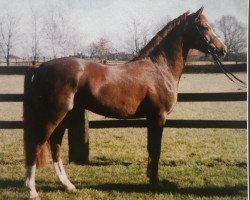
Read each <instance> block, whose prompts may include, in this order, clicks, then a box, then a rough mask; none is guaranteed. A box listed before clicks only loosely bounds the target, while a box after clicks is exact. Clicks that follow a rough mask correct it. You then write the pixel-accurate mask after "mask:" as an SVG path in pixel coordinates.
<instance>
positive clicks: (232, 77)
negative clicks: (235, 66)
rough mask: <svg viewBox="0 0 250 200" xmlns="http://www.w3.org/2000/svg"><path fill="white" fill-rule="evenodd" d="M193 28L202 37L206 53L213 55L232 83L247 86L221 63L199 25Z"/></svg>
mask: <svg viewBox="0 0 250 200" xmlns="http://www.w3.org/2000/svg"><path fill="white" fill-rule="evenodd" d="M195 28H196V29H197V31H198V33H199V34H200V36H201V37H202V39H203V41H204V42H205V45H206V47H207V51H208V53H210V54H211V55H212V56H213V59H214V61H215V63H216V64H217V65H218V66H219V67H220V69H221V71H222V72H223V73H224V74H225V75H226V76H227V78H228V79H229V80H230V81H232V82H233V83H235V84H236V85H238V86H240V87H243V88H247V84H246V83H245V82H244V81H242V80H240V79H239V78H238V77H236V76H235V75H234V74H233V73H232V72H231V71H230V70H229V69H228V68H226V67H225V66H224V65H223V64H222V62H221V61H220V58H219V56H218V54H217V52H216V51H217V50H216V49H215V48H213V47H212V46H211V45H210V41H208V39H207V38H206V37H205V35H204V34H203V33H202V31H201V30H200V29H199V27H198V26H197V25H195Z"/></svg>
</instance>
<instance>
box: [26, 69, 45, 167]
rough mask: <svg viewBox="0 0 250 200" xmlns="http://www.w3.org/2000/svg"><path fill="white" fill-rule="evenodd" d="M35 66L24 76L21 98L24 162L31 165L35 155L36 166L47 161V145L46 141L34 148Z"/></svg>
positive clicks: (35, 137) (40, 165)
mask: <svg viewBox="0 0 250 200" xmlns="http://www.w3.org/2000/svg"><path fill="white" fill-rule="evenodd" d="M36 70H37V69H36V68H31V69H30V70H28V71H27V73H26V74H25V78H24V99H23V122H24V152H25V161H26V162H25V163H26V166H27V165H32V164H34V163H31V162H32V158H34V156H36V166H37V167H42V166H44V165H46V163H47V161H48V152H49V149H48V147H49V145H48V143H47V142H46V143H45V144H43V145H42V146H41V147H40V148H39V149H41V150H40V151H39V152H36V148H37V145H39V144H38V141H39V138H38V135H36V134H37V133H36V132H35V131H37V130H36V128H35V123H37V122H35V121H34V120H35V119H34V118H35V114H36V113H35V112H36V111H35V110H34V104H33V97H34V94H33V91H34V89H33V78H34V75H35V72H36Z"/></svg>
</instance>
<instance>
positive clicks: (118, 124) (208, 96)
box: [0, 65, 247, 164]
mask: <svg viewBox="0 0 250 200" xmlns="http://www.w3.org/2000/svg"><path fill="white" fill-rule="evenodd" d="M202 67H203V66H202ZM230 67H231V68H232V69H234V70H232V71H246V66H241V65H239V66H237V65H235V66H234V68H233V67H232V66H230ZM200 68H201V67H200ZM200 68H198V67H197V66H188V67H186V70H185V73H206V72H208V73H218V71H217V69H216V68H215V67H212V68H213V69H214V70H215V71H213V70H212V68H211V69H209V70H205V71H204V68H203V69H202V70H200ZM28 69H32V68H31V67H23V66H22V67H0V75H13V74H15V75H24V74H25V73H26V72H27V70H28ZM235 69H237V70H235ZM246 100H247V93H246V92H222V93H180V94H179V95H178V101H179V102H212V101H214V102H217V101H225V102H226V101H246ZM22 101H23V94H0V102H22ZM75 115H77V116H75V117H78V119H79V123H78V124H77V123H76V124H74V126H71V127H69V160H70V161H72V162H75V163H79V164H84V163H87V162H88V156H89V145H88V144H89V135H88V128H95V129H97V128H124V127H146V120H145V119H133V120H98V121H88V117H87V113H86V112H85V111H83V112H78V113H75ZM165 127H172V128H233V129H238V128H240V129H241V128H247V121H246V120H171V119H169V120H168V121H167V124H166V125H165ZM21 128H23V122H22V121H0V129H21Z"/></svg>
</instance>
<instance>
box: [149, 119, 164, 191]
mask: <svg viewBox="0 0 250 200" xmlns="http://www.w3.org/2000/svg"><path fill="white" fill-rule="evenodd" d="M147 121H148V132H147V134H148V145H147V149H148V156H149V157H148V167H147V176H148V178H149V181H150V184H151V186H152V189H154V190H158V189H160V187H161V185H160V181H159V177H158V164H159V159H160V153H161V138H162V131H163V126H161V125H159V121H158V119H152V118H151V119H147Z"/></svg>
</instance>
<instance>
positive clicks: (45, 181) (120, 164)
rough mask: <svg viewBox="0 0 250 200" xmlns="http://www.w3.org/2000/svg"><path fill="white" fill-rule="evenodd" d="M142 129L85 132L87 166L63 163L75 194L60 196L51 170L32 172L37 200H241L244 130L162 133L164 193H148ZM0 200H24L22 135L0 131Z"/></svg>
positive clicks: (244, 188) (244, 168) (243, 196)
mask: <svg viewBox="0 0 250 200" xmlns="http://www.w3.org/2000/svg"><path fill="white" fill-rule="evenodd" d="M145 131H146V130H145V129H133V128H126V129H102V130H91V132H90V149H91V152H90V160H91V164H90V165H89V166H78V165H74V164H67V161H68V158H67V149H68V147H67V134H66V135H65V138H64V141H63V160H64V163H66V165H65V167H66V170H67V172H68V175H69V177H70V179H71V181H72V182H73V183H74V184H75V185H76V187H77V188H78V192H77V193H76V194H68V193H66V192H64V191H63V188H62V186H61V185H60V183H59V181H58V179H57V177H56V174H55V172H54V169H53V167H52V165H49V166H47V167H45V168H42V169H40V170H38V171H37V177H36V180H37V181H36V184H37V189H38V191H39V193H40V195H41V197H42V199H246V196H247V161H246V151H247V150H246V146H247V142H246V130H229V129H224V130H219V129H204V130H200V129H186V130H185V129H179V130H178V129H165V130H164V137H163V147H162V156H161V162H160V170H159V173H160V177H161V179H162V180H163V183H164V186H165V190H164V191H163V192H162V193H160V194H155V193H152V192H150V191H149V187H148V184H147V183H148V182H147V178H146V174H145V171H146V164H147V151H146V134H145ZM0 140H1V143H0V152H1V153H0V171H1V175H0V199H25V197H27V196H28V193H27V191H26V190H25V188H24V187H23V182H24V175H25V169H24V164H23V163H24V158H23V150H22V131H21V130H8V131H7V130H5V131H1V132H0Z"/></svg>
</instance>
